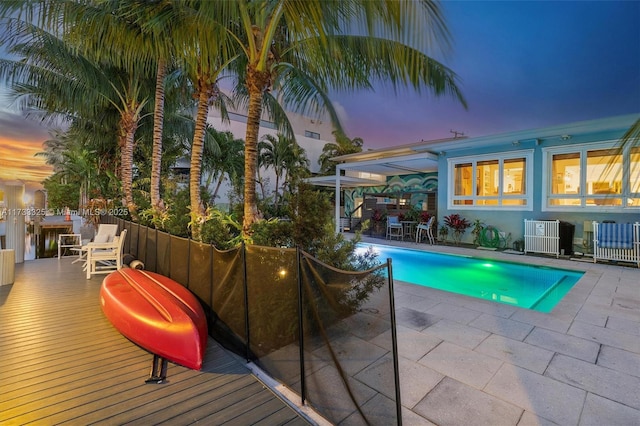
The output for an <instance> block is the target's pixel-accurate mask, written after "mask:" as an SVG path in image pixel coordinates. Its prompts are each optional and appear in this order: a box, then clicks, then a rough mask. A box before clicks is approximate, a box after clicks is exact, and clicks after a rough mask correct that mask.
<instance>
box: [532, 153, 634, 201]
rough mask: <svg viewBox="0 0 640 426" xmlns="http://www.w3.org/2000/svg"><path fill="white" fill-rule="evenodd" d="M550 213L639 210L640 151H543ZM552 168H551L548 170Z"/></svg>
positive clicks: (545, 183)
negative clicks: (586, 210) (590, 210)
mask: <svg viewBox="0 0 640 426" xmlns="http://www.w3.org/2000/svg"><path fill="white" fill-rule="evenodd" d="M543 155H544V163H543V170H547V171H548V173H547V174H546V175H545V181H546V182H544V191H543V197H544V199H545V200H546V203H543V208H546V209H547V210H572V209H576V208H579V209H583V208H588V209H600V210H602V209H613V210H618V209H623V208H629V207H640V183H639V182H640V147H627V148H625V150H624V151H623V150H622V149H621V148H620V147H619V146H616V144H615V143H613V142H609V143H598V144H589V145H580V146H576V145H572V146H568V147H567V146H563V147H556V148H548V149H544V150H543ZM549 165H550V167H548V166H549Z"/></svg>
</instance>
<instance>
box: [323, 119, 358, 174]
mask: <svg viewBox="0 0 640 426" xmlns="http://www.w3.org/2000/svg"><path fill="white" fill-rule="evenodd" d="M333 136H334V137H335V138H336V141H335V143H334V142H329V143H327V144H325V146H324V147H322V154H320V157H319V158H318V164H320V174H321V175H333V174H335V173H336V163H334V162H333V161H331V159H332V158H333V157H338V156H340V155H347V154H354V153H356V152H361V151H362V145H363V144H364V141H363V140H362V138H353V139H349V138H348V137H347V136H346V135H345V134H344V133H342V132H340V131H337V130H334V131H333Z"/></svg>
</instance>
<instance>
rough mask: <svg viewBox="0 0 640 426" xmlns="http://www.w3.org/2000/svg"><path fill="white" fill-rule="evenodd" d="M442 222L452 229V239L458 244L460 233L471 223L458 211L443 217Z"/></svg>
mask: <svg viewBox="0 0 640 426" xmlns="http://www.w3.org/2000/svg"><path fill="white" fill-rule="evenodd" d="M444 224H445V225H446V226H447V227H449V228H451V229H452V230H453V241H454V242H455V243H456V244H460V239H461V238H462V235H463V234H464V233H465V232H466V231H467V228H469V227H470V226H471V223H469V221H468V220H467V219H465V218H463V217H462V216H460V215H459V214H458V213H453V214H450V215H449V216H445V217H444Z"/></svg>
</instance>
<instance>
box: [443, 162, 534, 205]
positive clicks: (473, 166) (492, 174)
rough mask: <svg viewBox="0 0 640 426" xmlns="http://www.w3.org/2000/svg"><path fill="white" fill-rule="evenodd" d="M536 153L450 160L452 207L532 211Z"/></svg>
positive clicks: (450, 202) (450, 201)
mask: <svg viewBox="0 0 640 426" xmlns="http://www.w3.org/2000/svg"><path fill="white" fill-rule="evenodd" d="M532 167H533V151H531V150H530V151H517V152H509V153H504V154H492V155H485V156H477V157H473V158H469V157H464V158H452V159H450V160H449V193H450V194H453V195H452V197H451V198H450V200H449V208H455V209H461V208H462V209H465V208H466V209H483V208H486V209H495V208H496V207H498V208H500V209H511V210H531V209H532V203H531V194H532V188H530V187H529V182H531V181H532V180H531V177H532V175H531V174H532Z"/></svg>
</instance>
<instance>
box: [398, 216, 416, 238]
mask: <svg viewBox="0 0 640 426" xmlns="http://www.w3.org/2000/svg"><path fill="white" fill-rule="evenodd" d="M400 223H401V224H402V234H403V235H404V237H407V236H408V237H409V238H410V239H415V237H416V226H418V222H417V221H415V220H401V221H400Z"/></svg>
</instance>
